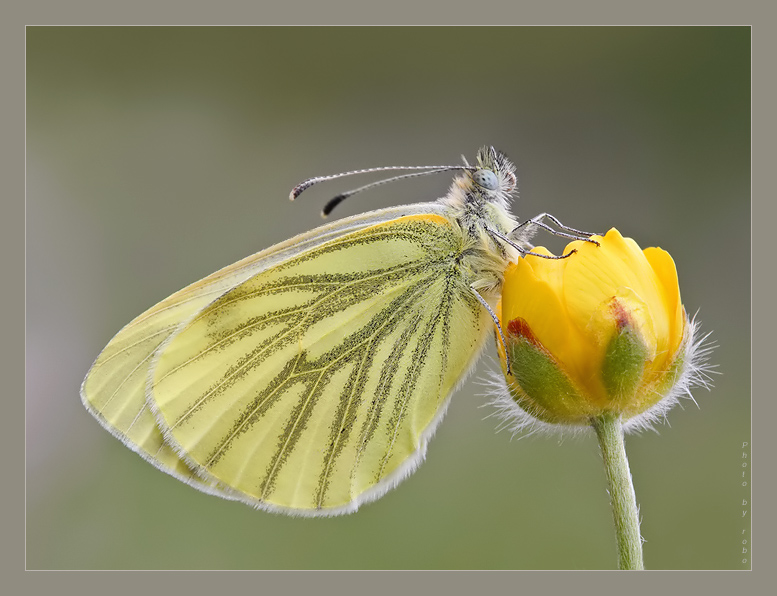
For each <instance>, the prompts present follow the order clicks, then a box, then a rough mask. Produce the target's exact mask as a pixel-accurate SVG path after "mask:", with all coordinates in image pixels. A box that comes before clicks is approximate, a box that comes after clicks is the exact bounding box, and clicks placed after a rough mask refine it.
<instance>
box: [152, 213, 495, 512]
mask: <svg viewBox="0 0 777 596" xmlns="http://www.w3.org/2000/svg"><path fill="white" fill-rule="evenodd" d="M465 244H466V240H465V238H464V235H463V234H462V232H461V229H460V228H458V227H457V225H456V224H455V223H454V222H452V220H450V219H449V218H446V217H444V216H442V215H437V214H433V213H427V214H416V215H408V216H405V217H400V218H397V219H394V220H391V221H386V222H383V223H377V224H375V225H372V226H369V227H366V228H364V229H360V230H356V231H352V232H349V233H347V234H345V235H342V236H340V237H337V238H333V239H330V240H328V241H326V242H323V243H319V244H317V245H316V246H314V247H311V248H309V249H307V250H305V251H302V252H300V253H299V254H297V255H295V256H293V257H290V258H287V259H285V260H283V261H281V262H279V263H277V264H275V265H273V266H272V267H269V268H265V269H263V270H261V271H260V272H258V273H256V274H254V275H252V276H251V277H249V278H247V279H245V280H243V281H241V282H240V283H238V284H236V285H235V286H234V287H232V288H231V289H229V290H227V291H225V292H224V293H222V294H221V295H220V296H219V297H218V298H217V299H216V300H214V301H213V302H211V303H210V304H208V305H207V306H206V307H204V308H202V309H201V310H199V311H198V312H197V313H196V314H195V315H194V316H193V318H191V320H189V321H188V322H187V323H184V324H182V325H181V326H180V327H179V329H178V330H177V331H176V332H175V333H174V334H172V335H171V336H170V337H169V339H168V340H167V341H166V342H165V343H164V344H162V345H161V346H160V347H159V349H157V350H156V352H155V353H154V356H153V358H152V362H151V365H150V366H151V368H150V371H149V374H150V377H149V381H148V389H147V396H146V398H147V401H148V404H149V405H150V407H151V408H152V409H153V410H154V411H155V413H156V416H157V421H158V423H159V426H160V427H161V428H162V430H163V432H164V436H165V439H166V441H167V442H169V443H170V444H171V445H173V446H174V447H175V449H176V451H177V452H178V453H179V454H180V455H181V456H182V457H183V458H184V459H185V461H186V462H187V463H188V465H189V466H190V467H192V468H193V469H196V470H197V471H198V473H199V474H200V475H201V476H202V477H203V478H205V479H207V480H208V481H209V482H211V483H214V484H217V485H218V486H226V487H231V488H232V489H234V493H232V495H231V498H238V499H240V500H243V501H246V502H249V503H252V504H254V505H256V506H260V507H264V508H267V509H275V510H283V511H287V512H298V513H300V514H311V515H315V514H328V513H341V512H344V511H348V510H354V509H356V507H357V506H358V504H359V503H361V502H365V501H367V500H371V499H373V498H377V497H378V496H380V495H381V494H382V493H383V492H385V491H386V490H388V489H389V488H390V487H391V486H393V485H394V484H396V482H398V481H399V480H401V479H402V478H403V477H404V476H405V475H406V474H407V473H409V472H410V471H411V470H412V469H413V468H414V467H415V466H416V465H417V464H418V463H419V462H420V460H421V459H422V458H423V455H424V452H425V449H426V442H427V441H428V439H429V437H430V436H431V433H432V432H433V430H434V427H435V426H436V423H437V422H438V421H439V419H440V417H441V415H442V412H443V411H444V409H445V406H446V405H447V401H448V398H449V396H450V394H451V393H452V391H453V390H454V389H455V387H456V385H457V384H458V382H459V381H460V380H461V379H462V377H463V376H464V375H465V374H466V372H467V371H468V370H469V369H470V368H471V366H472V364H473V363H474V360H475V359H476V357H477V355H478V354H479V352H480V350H481V349H482V346H483V343H484V341H485V338H486V336H487V333H488V331H489V330H490V328H491V320H490V317H489V315H488V313H487V312H486V311H485V310H484V309H483V308H482V306H481V305H480V303H479V302H478V301H477V299H476V298H475V296H474V295H473V293H472V290H471V289H470V285H471V284H472V283H473V281H475V279H474V278H473V277H472V275H473V274H472V273H471V272H470V271H469V270H468V269H467V268H466V267H463V266H462V265H461V262H462V260H463V259H465V257H464V251H465V250H466V248H467V247H466V246H465ZM227 490H228V489H227Z"/></svg>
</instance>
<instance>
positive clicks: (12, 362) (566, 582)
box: [0, 0, 777, 594]
mask: <svg viewBox="0 0 777 596" xmlns="http://www.w3.org/2000/svg"><path fill="white" fill-rule="evenodd" d="M294 4H296V5H297V6H294ZM460 4H462V6H459V7H455V6H451V5H450V3H446V4H445V5H444V6H443V5H442V3H441V2H421V3H419V2H417V1H416V2H412V3H411V2H406V1H405V0H398V1H397V0H395V1H394V2H392V4H391V5H390V6H389V5H388V4H381V5H376V6H373V7H372V8H371V9H369V11H370V13H371V14H367V12H366V11H367V9H365V7H364V5H363V4H360V3H356V2H342V3H340V5H339V6H337V7H334V6H332V5H331V4H330V3H314V2H313V1H312V0H304V1H303V2H296V3H295V2H293V3H284V4H283V5H281V6H276V7H270V6H267V5H259V4H258V3H256V2H244V1H231V2H229V8H226V7H225V3H219V4H218V5H216V4H215V3H205V2H192V1H190V2H184V1H183V0H171V1H167V2H165V3H164V4H162V3H159V2H153V3H152V2H149V1H148V0H137V1H136V2H133V3H132V4H131V5H128V4H124V3H122V4H115V5H113V6H110V7H109V6H106V4H105V3H100V2H96V1H93V0H83V1H79V2H68V3H63V2H55V1H52V0H41V1H39V2H36V3H34V4H32V3H23V2H20V1H16V2H11V6H8V5H6V8H5V10H4V11H3V12H4V18H3V35H2V36H0V40H1V41H0V43H2V50H3V51H2V52H0V60H2V61H3V63H4V68H3V73H5V77H6V81H5V85H4V86H3V88H2V90H0V97H2V99H3V106H2V107H3V110H2V114H3V124H4V126H3V127H2V129H0V130H3V131H4V132H5V134H4V135H3V136H2V140H3V154H2V159H1V160H0V164H2V165H1V166H0V167H2V174H3V175H2V180H3V181H4V182H6V183H7V185H8V186H7V187H6V197H8V200H6V201H4V202H3V217H2V219H0V221H2V222H3V234H2V235H1V237H2V246H1V247H0V254H2V266H3V271H4V272H7V275H8V276H9V277H10V280H11V283H8V282H6V284H7V285H6V287H7V288H8V287H12V288H13V289H14V291H13V292H8V293H4V295H3V300H4V302H7V304H4V305H3V306H5V307H6V308H3V309H2V312H3V329H4V334H3V335H4V342H3V352H2V355H3V358H1V359H0V362H2V366H3V369H4V370H3V372H4V373H6V374H4V375H3V378H5V379H11V380H12V384H13V386H12V388H11V390H7V391H6V392H5V398H6V403H7V406H8V408H9V410H8V411H6V412H5V414H4V416H3V417H2V419H3V427H4V431H5V432H3V433H2V437H3V438H2V441H3V443H2V447H3V448H4V452H5V453H12V454H16V453H19V452H20V449H19V445H23V444H24V430H23V427H22V425H21V424H19V422H18V421H19V420H21V419H22V418H23V416H24V403H23V401H22V400H21V399H19V398H18V396H21V395H23V394H24V377H23V374H22V372H21V371H23V370H24V354H23V352H22V350H21V349H20V347H21V346H23V345H24V318H23V317H22V316H20V313H22V312H24V292H23V290H24V287H25V286H24V279H25V268H24V265H25V263H24V258H23V254H24V252H23V251H24V238H25V234H24V226H23V225H20V224H21V222H23V221H24V213H25V205H24V201H23V198H22V197H24V185H25V179H24V172H25V163H24V158H25V156H24V153H23V151H22V148H23V146H24V145H23V143H24V134H25V131H24V118H23V116H22V115H23V114H24V47H25V26H26V25H31V24H35V25H73V24H86V25H106V24H187V25H188V24H192V25H194V24H197V25H210V24H230V23H245V24H249V23H250V24H256V25H268V24H297V25H299V24H354V25H364V24H389V23H393V24H421V23H423V24H493V23H511V24H521V25H544V24H568V25H630V24H633V25H652V24H678V25H679V24H690V25H693V24H696V25H750V26H751V27H752V36H753V42H752V55H753V84H752V91H753V100H752V113H753V115H754V121H755V122H756V123H757V126H756V127H755V128H754V130H753V136H752V149H753V152H752V172H755V173H756V174H758V173H761V172H765V171H769V169H772V168H773V167H774V159H773V153H774V152H773V151H771V152H769V151H768V150H767V148H768V147H769V146H770V145H771V144H772V143H769V141H770V140H771V139H772V138H774V135H770V134H769V133H770V132H772V131H774V129H775V124H774V111H773V106H774V105H775V103H776V102H775V99H777V98H776V97H775V89H774V87H775V82H774V79H773V76H771V75H769V71H768V70H767V69H769V67H770V65H771V63H772V61H771V57H772V56H774V55H775V54H777V52H775V47H774V46H775V41H774V36H773V34H772V33H773V32H772V30H771V29H772V28H773V25H772V23H771V22H770V21H769V19H768V16H769V15H768V14H767V9H766V8H765V5H764V3H762V2H757V1H750V0H746V1H744V2H737V3H731V2H718V1H715V2H711V1H707V2H702V1H701V0H693V1H686V2H682V3H678V2H676V1H675V2H668V1H664V0H661V1H658V2H652V3H651V4H650V5H649V6H648V5H644V4H634V5H631V7H630V8H627V7H625V6H624V4H623V3H616V2H588V3H575V2H555V3H550V2H542V3H540V2H536V3H534V5H531V6H529V5H527V4H526V3H522V4H520V5H518V4H513V3H509V2H494V3H490V4H488V5H484V4H483V3H480V4H478V5H477V11H475V10H473V8H474V7H473V6H472V5H471V4H464V3H460ZM351 5H353V7H354V8H356V10H353V9H352V7H351ZM559 5H561V6H559ZM357 7H358V8H357ZM457 8H458V9H457ZM403 9H406V10H403ZM6 131H7V132H6ZM767 180H768V178H767V177H765V176H758V175H756V176H752V182H753V191H752V213H753V215H754V216H753V219H752V222H753V226H752V231H753V234H752V246H751V250H752V253H751V254H752V260H751V269H752V272H753V273H755V275H753V277H752V280H753V281H752V307H753V311H752V312H753V317H754V318H753V320H754V321H757V322H758V324H757V325H756V326H755V328H754V329H753V334H752V339H753V348H754V349H753V360H752V364H751V366H752V374H753V395H755V396H763V397H768V396H769V395H770V394H769V392H768V389H767V387H766V378H765V374H764V371H766V370H767V366H769V364H770V363H771V356H772V353H773V352H772V350H773V348H772V347H771V346H772V345H773V342H771V343H767V342H768V340H769V336H770V332H772V331H774V329H775V324H774V315H773V311H772V310H771V309H769V308H768V305H769V296H770V295H773V291H774V289H775V288H774V286H775V285H777V282H776V281H775V280H774V279H767V278H768V277H772V276H770V275H768V274H764V272H769V273H770V272H772V271H773V270H774V267H773V265H772V266H769V260H770V250H769V249H770V248H771V247H770V246H768V245H767V242H768V240H769V237H768V236H767V231H766V229H765V227H766V225H767V222H769V221H771V220H772V219H773V215H774V211H775V203H774V201H770V200H769V199H768V198H767V197H768V196H769V195H768V194H767V192H768V189H767V187H766V185H767V184H768V181H767ZM755 232H758V233H755ZM723 242H724V239H721V243H723ZM732 249H733V250H738V251H740V252H742V253H743V258H746V253H745V250H744V247H732ZM709 250H710V252H712V251H716V250H720V247H714V246H713V247H710V249H709ZM770 348H771V349H770ZM6 369H7V370H6ZM11 373H13V374H11ZM753 405H755V406H756V407H757V414H758V415H757V416H755V417H754V420H753V432H752V445H753V446H754V449H753V450H752V461H753V462H754V463H755V469H756V472H755V474H754V479H753V480H754V482H753V496H754V503H753V505H754V507H753V514H754V515H755V516H757V519H758V524H755V525H754V532H753V534H752V546H753V550H752V554H753V563H752V569H753V570H752V571H719V572H711V571H706V572H677V571H675V572H666V571H656V572H649V573H648V574H647V575H645V574H643V575H642V576H640V578H639V580H635V579H633V578H631V579H627V578H625V577H624V576H623V575H622V574H617V575H616V574H613V572H606V571H601V572H600V571H590V572H527V571H516V572H268V571H257V572H240V573H236V572H188V573H185V572H142V573H139V572H111V573H108V574H106V573H105V572H102V573H97V572H93V573H87V572H25V571H24V569H25V516H24V511H25V494H24V473H25V470H24V460H23V459H21V458H9V460H8V461H9V465H10V472H11V477H10V479H9V480H7V481H6V484H5V486H6V487H9V488H11V490H8V491H2V499H3V505H4V506H3V507H2V512H3V513H2V515H3V523H2V527H3V528H4V529H5V531H4V532H3V540H2V548H3V550H2V552H3V555H4V556H3V557H2V559H1V560H2V562H3V565H2V567H3V571H4V574H3V577H4V580H5V581H4V582H3V583H4V584H8V588H6V590H8V592H9V593H25V594H31V593H43V592H44V591H46V593H57V594H62V593H63V592H64V593H66V594H69V593H74V594H75V593H78V594H89V593H93V592H94V593H96V592H98V591H99V592H100V593H103V592H108V593H119V594H121V593H130V592H133V593H136V592H137V591H139V590H153V591H156V590H159V591H160V592H161V591H168V590H169V591H173V590H174V591H176V592H181V591H184V590H185V591H186V592H187V593H206V592H207V593H211V592H213V591H216V590H218V591H224V590H230V591H231V590H233V589H235V588H238V589H240V588H243V589H246V590H251V591H257V590H262V591H264V590H265V589H268V588H269V589H270V590H272V589H273V588H276V587H277V588H279V589H283V588H285V589H284V590H283V591H284V592H296V591H302V590H305V589H306V588H307V589H310V590H311V591H313V590H314V591H320V590H321V588H322V587H324V586H327V585H331V586H332V588H335V589H337V590H338V591H339V592H350V591H352V590H353V591H355V590H357V589H359V588H360V587H362V586H364V587H368V589H369V590H370V591H371V592H388V591H391V592H397V591H400V590H403V589H406V588H405V586H407V587H410V586H413V588H414V590H413V591H419V592H420V591H421V590H424V591H426V590H446V591H449V590H451V589H453V591H454V592H455V593H473V592H483V591H487V592H491V591H492V590H493V591H496V590H499V589H501V590H504V591H509V592H518V591H523V590H528V591H530V592H534V591H535V590H537V589H543V588H544V590H543V591H545V590H553V591H556V590H564V589H567V590H574V591H579V590H580V588H581V587H583V586H586V587H587V585H588V584H589V583H591V584H592V588H591V589H592V590H593V589H596V590H597V592H603V591H605V592H610V591H615V590H621V589H623V588H624V587H625V586H628V590H629V591H630V592H632V593H635V594H639V593H647V592H648V590H649V591H650V593H653V592H654V591H655V589H656V588H660V587H664V586H667V587H668V586H672V592H675V593H677V592H680V591H681V590H684V589H686V588H687V587H690V586H691V585H693V586H694V587H695V588H704V589H706V590H707V593H710V594H718V593H720V594H724V593H725V594H732V593H750V592H762V591H761V590H757V588H758V587H760V585H757V584H761V583H766V582H768V581H769V580H770V579H771V577H772V574H770V573H769V571H770V570H771V568H772V565H771V561H772V560H773V558H774V557H773V556H772V555H773V554H774V553H773V551H774V549H775V547H774V541H772V540H770V539H769V537H770V536H772V535H773V532H771V531H770V530H772V529H774V525H775V524H774V514H773V513H771V511H769V510H768V509H767V508H765V507H764V506H763V504H764V503H768V502H770V501H771V500H773V498H774V482H775V481H774V479H773V477H772V476H771V474H769V468H766V471H765V472H760V470H759V468H758V463H760V462H761V461H762V459H766V458H761V457H759V456H760V455H761V454H762V453H768V452H771V451H773V450H774V444H773V442H774V440H775V439H774V433H773V432H771V433H770V432H768V428H767V424H768V421H769V420H770V419H772V416H773V415H774V409H775V403H774V400H771V399H763V398H759V399H756V400H755V402H754V404H753ZM767 466H771V464H767ZM119 573H120V574H121V575H117V574H119ZM152 573H153V577H152V576H151V574H152ZM257 574H260V575H257ZM581 574H585V575H581ZM145 582H148V583H145ZM593 582H596V584H595V588H594V587H593V585H594V584H593ZM770 583H771V582H770ZM152 586H153V587H152ZM351 586H353V588H351ZM343 588H345V590H344V589H343Z"/></svg>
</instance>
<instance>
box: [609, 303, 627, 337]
mask: <svg viewBox="0 0 777 596" xmlns="http://www.w3.org/2000/svg"><path fill="white" fill-rule="evenodd" d="M610 310H611V311H612V314H613V316H614V317H615V324H616V325H617V326H618V330H619V331H620V330H621V329H624V328H625V327H630V326H631V316H630V315H629V311H628V310H626V309H625V308H624V307H623V305H622V304H621V303H620V301H619V300H618V299H617V298H612V299H611V300H610Z"/></svg>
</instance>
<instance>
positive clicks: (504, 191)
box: [446, 146, 518, 209]
mask: <svg viewBox="0 0 777 596" xmlns="http://www.w3.org/2000/svg"><path fill="white" fill-rule="evenodd" d="M462 159H464V164H465V169H464V173H463V174H462V175H460V176H457V177H456V179H455V180H454V184H453V188H452V189H451V194H449V195H448V197H447V199H448V200H447V201H446V202H448V203H450V204H452V205H456V204H458V205H462V204H466V203H470V204H472V203H480V204H482V203H492V204H497V205H499V206H500V207H502V208H504V209H507V208H508V207H509V205H510V203H511V201H512V197H513V193H514V192H515V189H516V187H517V185H518V179H517V178H516V175H515V166H514V165H513V163H512V162H511V161H510V160H509V159H507V157H506V156H505V154H504V153H502V152H501V151H497V150H496V149H494V148H493V147H488V146H487V147H483V148H482V149H480V150H479V151H478V153H477V156H476V158H475V164H474V165H470V164H469V163H468V162H467V159H466V158H464V157H463V156H462Z"/></svg>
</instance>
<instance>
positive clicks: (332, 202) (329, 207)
mask: <svg viewBox="0 0 777 596" xmlns="http://www.w3.org/2000/svg"><path fill="white" fill-rule="evenodd" d="M466 169H470V168H467V167H465V166H455V167H453V166H440V167H438V168H437V169H434V170H426V171H424V172H413V173H412V174H402V175H401V176H392V177H391V178H386V179H384V180H378V181H377V182H371V183H370V184H365V185H364V186H360V187H359V188H354V189H353V190H349V191H347V192H344V193H340V194H339V195H337V196H335V197H332V198H331V199H329V202H328V203H327V204H326V205H324V209H323V210H322V211H321V217H327V216H328V215H329V214H330V213H332V211H334V208H335V207H337V206H338V205H339V204H340V203H342V202H343V201H344V200H345V199H347V198H348V197H352V196H353V195H355V194H357V193H360V192H362V191H364V190H369V189H370V188H375V187H376V186H381V185H383V184H388V183H389V182H394V181H395V180H403V179H405V178H417V177H418V176H426V175H427V174H437V173H438V172H447V171H450V170H466Z"/></svg>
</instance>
